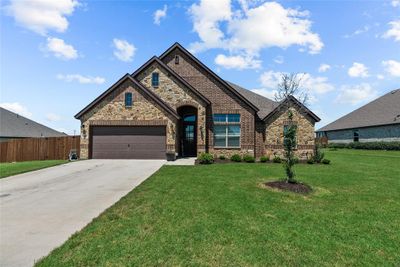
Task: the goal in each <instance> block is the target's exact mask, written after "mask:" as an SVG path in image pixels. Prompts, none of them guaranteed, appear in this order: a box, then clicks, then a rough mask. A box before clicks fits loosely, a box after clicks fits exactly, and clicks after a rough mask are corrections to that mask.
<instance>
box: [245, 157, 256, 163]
mask: <svg viewBox="0 0 400 267" xmlns="http://www.w3.org/2000/svg"><path fill="white" fill-rule="evenodd" d="M243 161H245V162H247V163H254V162H255V161H256V160H255V159H254V157H253V156H251V155H244V156H243Z"/></svg>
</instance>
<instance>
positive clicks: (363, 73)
mask: <svg viewBox="0 0 400 267" xmlns="http://www.w3.org/2000/svg"><path fill="white" fill-rule="evenodd" d="M347 74H349V76H350V77H361V78H365V77H368V68H367V67H366V66H365V65H364V64H362V63H358V62H354V63H353V65H352V66H351V67H350V68H349V70H348V71H347Z"/></svg>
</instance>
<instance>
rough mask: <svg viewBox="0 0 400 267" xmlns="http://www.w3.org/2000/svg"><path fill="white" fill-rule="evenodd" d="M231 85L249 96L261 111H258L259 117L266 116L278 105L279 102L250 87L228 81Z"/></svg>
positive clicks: (246, 96)
mask: <svg viewBox="0 0 400 267" xmlns="http://www.w3.org/2000/svg"><path fill="white" fill-rule="evenodd" d="M226 82H227V83H229V85H230V86H231V87H232V88H233V89H235V90H236V91H238V92H239V93H240V94H241V95H243V96H244V97H245V98H247V99H248V100H249V101H250V102H251V103H253V104H254V105H255V106H256V107H257V108H258V109H259V111H258V112H257V115H258V117H260V118H261V119H263V118H265V117H266V116H267V115H268V114H269V113H271V112H272V111H273V110H274V109H275V108H276V107H277V106H278V105H279V103H278V102H275V101H272V100H271V99H269V98H266V97H264V96H262V95H259V94H257V93H254V92H252V91H250V90H248V89H245V88H243V87H241V86H239V85H237V84H234V83H232V82H229V81H226Z"/></svg>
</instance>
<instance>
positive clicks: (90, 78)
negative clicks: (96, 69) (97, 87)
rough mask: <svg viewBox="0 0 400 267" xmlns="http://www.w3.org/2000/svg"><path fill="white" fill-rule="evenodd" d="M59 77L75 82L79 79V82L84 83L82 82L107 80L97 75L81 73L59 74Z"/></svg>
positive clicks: (93, 82) (102, 81)
mask: <svg viewBox="0 0 400 267" xmlns="http://www.w3.org/2000/svg"><path fill="white" fill-rule="evenodd" d="M57 79H59V80H63V81H66V82H73V81H77V82H78V83H82V84H91V83H92V84H102V83H104V82H105V81H106V79H104V78H102V77H99V76H96V77H93V76H83V75H80V74H66V75H64V74H58V75H57Z"/></svg>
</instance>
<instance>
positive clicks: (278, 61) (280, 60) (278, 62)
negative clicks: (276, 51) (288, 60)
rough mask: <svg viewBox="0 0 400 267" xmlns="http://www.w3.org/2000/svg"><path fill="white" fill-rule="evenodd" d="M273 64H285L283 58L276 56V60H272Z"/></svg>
mask: <svg viewBox="0 0 400 267" xmlns="http://www.w3.org/2000/svg"><path fill="white" fill-rule="evenodd" d="M274 62H275V63H276V64H283V63H284V62H285V60H284V58H283V56H277V57H276V58H274Z"/></svg>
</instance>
